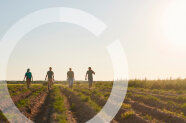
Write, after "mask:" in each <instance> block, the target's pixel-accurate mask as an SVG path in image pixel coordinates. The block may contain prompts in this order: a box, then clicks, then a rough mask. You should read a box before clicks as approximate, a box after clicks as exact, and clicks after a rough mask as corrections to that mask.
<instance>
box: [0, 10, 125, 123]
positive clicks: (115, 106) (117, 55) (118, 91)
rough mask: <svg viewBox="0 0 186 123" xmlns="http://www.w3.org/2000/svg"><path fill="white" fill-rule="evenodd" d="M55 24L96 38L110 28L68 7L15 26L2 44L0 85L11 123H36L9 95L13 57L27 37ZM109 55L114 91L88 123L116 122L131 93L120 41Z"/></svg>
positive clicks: (42, 12)
mask: <svg viewBox="0 0 186 123" xmlns="http://www.w3.org/2000/svg"><path fill="white" fill-rule="evenodd" d="M55 22H65V23H71V24H75V25H78V26H81V27H83V28H85V29H87V30H88V31H90V32H91V33H93V34H94V35H95V36H96V37H98V36H99V35H101V34H102V33H103V32H104V30H105V29H106V28H107V25H105V24H104V23H103V22H102V21H101V20H99V19H98V18H96V17H95V16H93V15H91V14H89V13H87V12H84V11H82V10H79V9H74V8H65V7H55V8H47V9H42V10H38V11H36V12H33V13H31V14H29V15H27V16H25V17H23V18H22V19H21V20H19V21H18V22H17V23H16V24H15V25H13V26H12V27H11V28H10V29H9V31H8V32H7V33H6V34H5V35H4V37H3V38H2V41H1V42H0V58H1V60H0V68H1V69H0V73H1V76H0V80H3V81H1V83H0V97H1V100H0V110H1V111H2V112H3V114H4V115H5V116H6V118H7V119H8V120H9V121H10V122H19V123H20V122H24V123H26V122H29V123H32V121H31V120H29V119H28V118H27V117H25V116H24V115H23V114H22V113H21V112H20V111H19V109H18V108H17V107H16V106H15V104H14V103H13V101H12V99H11V97H10V95H9V91H8V88H7V82H6V73H7V63H8V60H9V57H10V55H11V53H12V51H13V49H14V47H15V46H16V44H17V43H18V42H19V40H20V39H21V38H22V37H23V36H24V35H26V34H27V33H29V32H30V31H32V30H33V29H34V28H37V27H39V26H42V25H44V24H49V23H55ZM107 51H108V53H109V54H110V57H111V60H112V64H113V70H114V83H113V87H112V91H111V94H110V97H109V99H108V101H107V103H106V104H105V106H104V107H103V108H102V110H101V111H100V112H99V113H98V114H97V115H96V116H94V117H93V118H92V119H90V120H89V121H87V122H88V123H104V122H110V121H112V119H113V118H114V117H115V115H116V114H117V112H118V111H119V109H120V107H121V105H122V103H123V100H124V98H125V95H126V92H127V87H128V64H127V59H126V56H125V53H124V50H123V48H122V46H121V44H120V41H119V40H115V41H113V43H111V44H110V45H109V46H107Z"/></svg>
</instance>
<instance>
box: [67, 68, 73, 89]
mask: <svg viewBox="0 0 186 123" xmlns="http://www.w3.org/2000/svg"><path fill="white" fill-rule="evenodd" d="M67 80H68V81H69V88H71V89H72V88H73V83H74V71H72V68H69V71H68V72H67Z"/></svg>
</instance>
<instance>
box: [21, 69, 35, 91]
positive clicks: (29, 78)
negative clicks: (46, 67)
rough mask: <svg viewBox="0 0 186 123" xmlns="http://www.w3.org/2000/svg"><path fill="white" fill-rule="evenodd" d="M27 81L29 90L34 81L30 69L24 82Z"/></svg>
mask: <svg viewBox="0 0 186 123" xmlns="http://www.w3.org/2000/svg"><path fill="white" fill-rule="evenodd" d="M25 79H26V84H27V88H30V85H31V81H33V76H32V73H31V72H30V69H29V68H28V69H27V72H26V73H25V77H24V79H23V81H25Z"/></svg>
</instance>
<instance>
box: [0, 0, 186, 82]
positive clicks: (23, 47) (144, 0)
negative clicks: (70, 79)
mask: <svg viewBox="0 0 186 123" xmlns="http://www.w3.org/2000/svg"><path fill="white" fill-rule="evenodd" d="M185 5H186V1H185V0H117V1H116V0H109V1H108V0H101V1H100V0H78V1H77V0H30V1H25V0H16V1H12V0H6V1H3V0H1V2H0V15H1V18H0V25H1V26H0V39H1V38H2V37H3V35H4V34H5V33H6V32H7V31H8V29H9V28H10V27H11V26H12V25H13V24H15V23H16V22H17V21H18V20H19V19H21V18H23V17H24V16H26V15H28V14H30V13H32V12H33V11H37V10H40V9H44V8H48V7H50V8H51V7H70V8H78V9H81V10H83V11H86V12H88V13H90V14H92V15H94V16H96V17H98V18H99V19H100V20H102V21H103V22H105V23H106V24H107V25H108V29H107V30H106V32H105V33H104V35H103V36H102V37H101V38H96V37H95V36H94V35H92V34H91V33H90V32H88V31H87V30H85V29H83V28H81V27H79V26H76V25H73V24H67V23H52V24H47V25H43V26H40V27H38V28H36V29H34V30H32V31H31V32H30V33H28V34H27V35H25V36H24V37H23V38H22V39H21V40H20V42H19V43H18V44H17V46H16V47H15V49H14V52H13V53H12V55H11V57H10V59H9V65H8V70H7V75H8V79H9V80H22V79H23V76H24V73H25V72H26V69H27V68H30V69H31V72H32V73H33V76H34V79H36V80H43V79H44V77H45V74H46V72H47V70H48V67H50V66H51V67H53V70H54V73H55V76H56V79H57V80H65V79H66V72H67V70H68V68H69V67H72V68H73V70H74V72H75V78H76V79H77V80H83V79H84V75H85V73H86V70H87V68H88V67H89V66H92V68H93V69H94V70H95V72H96V76H95V79H96V80H112V79H113V68H112V63H111V60H110V57H109V54H108V52H107V50H106V46H108V45H109V44H110V43H111V42H112V41H113V40H115V39H120V40H121V43H122V46H123V48H124V50H125V53H126V56H127V60H128V66H129V77H130V78H139V79H142V78H145V77H147V78H149V79H158V78H169V77H170V76H172V77H173V78H177V77H182V78H185V77H186V35H185V33H186V16H185V13H186V7H185Z"/></svg>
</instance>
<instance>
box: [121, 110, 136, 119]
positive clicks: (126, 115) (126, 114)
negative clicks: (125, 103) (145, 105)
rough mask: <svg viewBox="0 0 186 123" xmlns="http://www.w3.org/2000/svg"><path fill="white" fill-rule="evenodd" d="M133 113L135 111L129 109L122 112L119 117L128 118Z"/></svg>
mask: <svg viewBox="0 0 186 123" xmlns="http://www.w3.org/2000/svg"><path fill="white" fill-rule="evenodd" d="M134 114H135V112H134V111H133V110H129V111H126V112H124V113H122V114H121V118H123V119H128V118H130V117H132V116H133V115H134Z"/></svg>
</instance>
